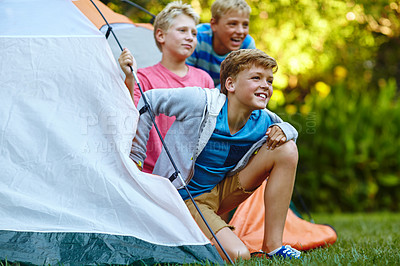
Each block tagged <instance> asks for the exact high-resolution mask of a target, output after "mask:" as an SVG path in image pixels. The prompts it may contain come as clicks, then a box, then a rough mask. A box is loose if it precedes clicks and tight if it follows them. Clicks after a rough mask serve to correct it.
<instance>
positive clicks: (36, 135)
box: [0, 0, 222, 265]
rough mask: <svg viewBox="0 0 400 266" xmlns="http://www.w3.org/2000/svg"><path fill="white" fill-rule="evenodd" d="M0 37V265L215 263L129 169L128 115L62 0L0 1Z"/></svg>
mask: <svg viewBox="0 0 400 266" xmlns="http://www.w3.org/2000/svg"><path fill="white" fill-rule="evenodd" d="M0 25H1V26H2V30H1V31H0V51H1V53H0V68H1V71H0V108H1V112H0V129H1V132H0V143H1V145H0V217H1V219H0V260H2V261H5V260H7V261H9V262H22V263H27V264H36V265H43V264H56V263H60V264H103V263H104V264H132V263H139V262H140V263H146V264H154V263H191V262H205V261H210V263H222V260H221V258H220V257H219V255H218V253H217V251H216V249H215V247H213V246H212V245H211V244H210V242H209V240H208V239H206V237H205V236H204V234H203V233H202V232H201V231H200V229H199V228H198V227H197V225H196V223H195V222H194V220H193V219H192V217H191V215H190V213H189V211H188V210H187V208H186V206H185V204H184V203H183V201H182V200H181V198H180V196H179V194H178V193H177V191H176V189H175V188H174V187H173V186H172V185H171V184H170V182H169V180H168V179H165V178H163V177H159V176H155V175H150V174H145V173H142V172H140V171H139V170H138V169H137V167H136V166H135V164H134V163H133V162H132V161H131V160H130V159H129V152H130V146H131V140H132V138H133V137H134V135H135V129H136V123H137V120H138V111H137V110H136V108H135V107H134V104H133V102H132V100H131V98H130V95H129V92H128V91H127V89H126V87H125V85H124V84H123V80H122V78H121V76H120V73H119V70H118V66H117V65H116V62H115V59H114V58H113V55H112V52H111V50H110V47H109V45H108V43H107V41H106V39H105V38H104V35H103V34H101V32H99V31H98V29H97V28H96V27H95V26H93V24H92V23H91V22H90V21H89V20H88V19H87V18H86V17H85V16H84V15H83V14H82V13H81V12H80V11H79V10H78V9H77V8H76V7H75V5H73V4H72V2H71V1H70V0H2V1H0Z"/></svg>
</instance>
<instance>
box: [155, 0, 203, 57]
mask: <svg viewBox="0 0 400 266" xmlns="http://www.w3.org/2000/svg"><path fill="white" fill-rule="evenodd" d="M179 15H186V16H188V17H191V18H192V19H193V20H194V23H195V24H196V25H197V24H198V23H199V19H200V16H199V15H198V14H197V13H196V11H194V9H193V8H192V6H191V5H189V4H183V3H182V1H174V2H171V3H169V4H168V5H167V6H166V7H165V8H164V9H163V10H162V11H161V12H160V13H158V15H157V16H156V19H155V20H154V32H153V34H154V40H155V41H156V44H157V47H158V49H160V51H161V44H160V43H159V42H158V41H157V38H156V32H157V30H158V29H161V30H163V31H167V30H168V29H169V28H170V27H171V25H172V21H173V20H174V19H175V18H176V17H177V16H179Z"/></svg>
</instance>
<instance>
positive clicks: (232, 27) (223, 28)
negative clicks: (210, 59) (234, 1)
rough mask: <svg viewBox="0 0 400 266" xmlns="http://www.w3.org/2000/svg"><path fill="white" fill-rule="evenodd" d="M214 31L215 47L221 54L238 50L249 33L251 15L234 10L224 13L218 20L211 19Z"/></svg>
mask: <svg viewBox="0 0 400 266" xmlns="http://www.w3.org/2000/svg"><path fill="white" fill-rule="evenodd" d="M210 24H211V29H212V31H213V34H214V36H213V48H214V51H215V52H216V53H217V54H219V55H224V54H227V53H229V52H231V51H236V50H238V49H239V48H240V46H241V45H242V43H243V41H244V38H245V37H246V36H247V34H249V15H248V14H246V13H244V12H240V11H237V10H232V11H229V12H227V13H226V14H224V15H222V16H221V17H220V18H219V19H218V21H216V20H215V19H214V18H212V19H211V22H210Z"/></svg>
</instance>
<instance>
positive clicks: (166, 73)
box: [134, 63, 214, 173]
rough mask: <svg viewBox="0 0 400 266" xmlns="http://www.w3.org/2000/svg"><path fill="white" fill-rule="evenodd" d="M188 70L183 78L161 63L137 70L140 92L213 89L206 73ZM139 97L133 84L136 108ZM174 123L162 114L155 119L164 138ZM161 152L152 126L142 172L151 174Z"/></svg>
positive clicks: (211, 81)
mask: <svg viewBox="0 0 400 266" xmlns="http://www.w3.org/2000/svg"><path fill="white" fill-rule="evenodd" d="M188 67H189V70H188V72H187V74H186V75H185V76H184V77H179V76H178V75H176V74H174V73H172V72H171V71H170V70H168V69H167V68H165V67H164V66H163V65H161V63H158V64H156V65H154V66H151V67H146V68H141V69H138V73H137V76H138V78H139V81H140V86H141V88H142V90H143V91H144V92H145V91H148V90H151V89H165V88H182V87H194V86H196V87H201V88H210V89H211V88H214V82H213V80H212V78H211V77H210V75H208V73H207V72H205V71H203V70H201V69H198V68H195V67H192V66H188ZM140 97H141V94H140V90H139V88H138V86H137V84H135V90H134V102H135V105H136V106H137V104H138V102H139V99H140ZM174 121H175V117H168V116H165V115H163V114H161V115H159V116H157V117H156V123H157V126H158V128H159V130H160V132H161V135H162V137H163V138H164V137H165V135H166V134H167V131H168V129H169V128H170V127H171V125H172V123H173V122H174ZM161 150H162V143H161V140H160V138H159V137H158V135H157V131H156V130H155V128H154V126H153V128H152V129H151V130H150V135H149V140H148V142H147V152H146V155H147V157H146V160H145V161H144V166H143V171H144V172H146V173H152V172H153V168H154V165H155V164H156V161H157V159H158V156H160V153H161Z"/></svg>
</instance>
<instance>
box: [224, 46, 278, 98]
mask: <svg viewBox="0 0 400 266" xmlns="http://www.w3.org/2000/svg"><path fill="white" fill-rule="evenodd" d="M252 66H259V67H263V68H265V69H267V68H271V69H272V72H273V73H275V72H276V71H278V64H277V63H276V60H275V59H274V58H272V57H271V56H269V55H267V54H266V53H264V52H263V51H261V50H258V49H239V50H236V51H232V52H230V53H229V55H228V56H227V57H226V58H225V60H224V61H222V63H221V72H220V81H221V92H222V93H223V94H228V91H227V90H226V87H225V81H226V79H227V78H228V77H231V78H232V79H236V78H237V76H238V75H239V73H240V72H242V71H243V70H247V69H250V68H251V67H252Z"/></svg>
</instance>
